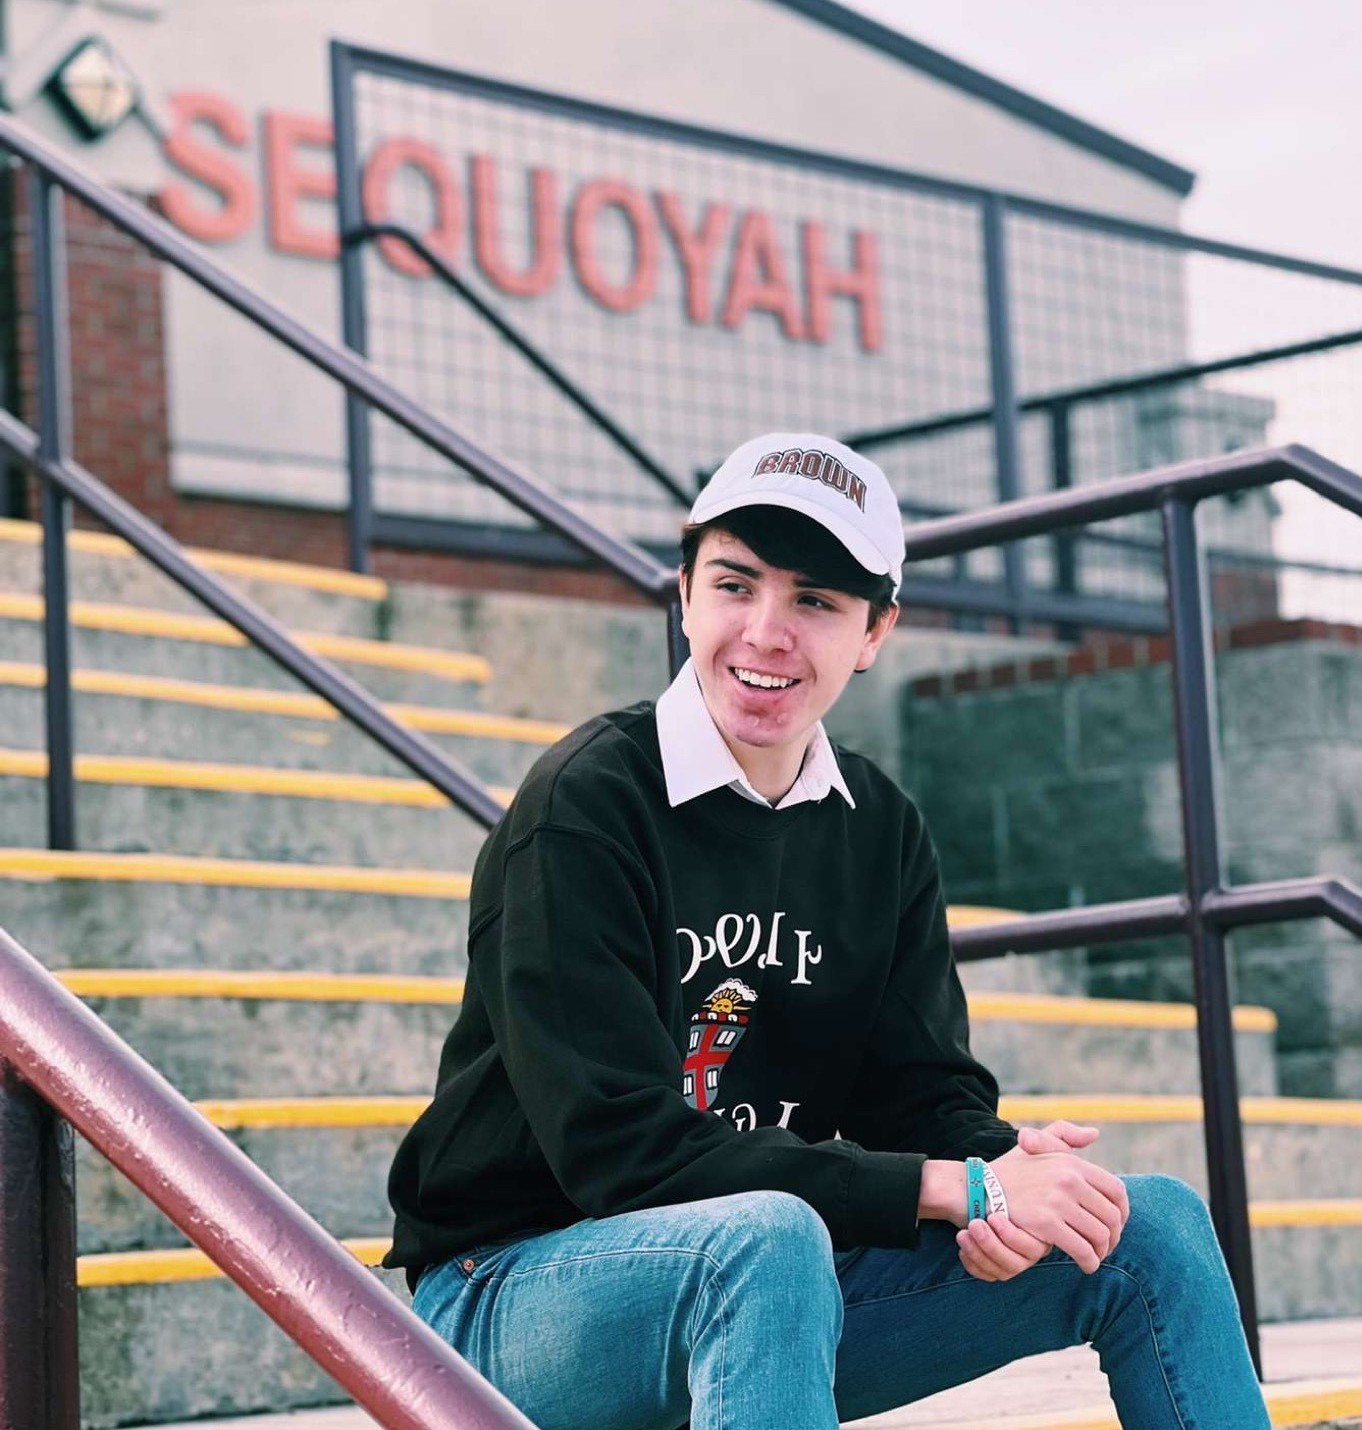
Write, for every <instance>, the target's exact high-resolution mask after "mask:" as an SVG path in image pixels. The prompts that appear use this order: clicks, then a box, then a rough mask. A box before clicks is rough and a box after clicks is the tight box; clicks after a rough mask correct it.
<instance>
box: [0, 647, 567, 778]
mask: <svg viewBox="0 0 1362 1430" xmlns="http://www.w3.org/2000/svg"><path fill="white" fill-rule="evenodd" d="M44 679H45V677H44V672H43V668H42V666H40V665H29V664H21V663H11V664H7V665H0V731H3V732H4V736H3V738H4V743H5V744H7V745H8V746H10V747H11V748H14V749H28V750H42V749H43V748H44V747H45V741H46V733H45V727H44V692H43V684H44ZM73 688H74V701H73V705H74V709H75V747H76V750H77V751H78V752H79V753H82V754H100V755H143V756H154V757H160V758H165V759H191V758H201V757H202V756H203V754H204V752H205V751H211V752H212V757H213V759H214V760H218V761H222V762H226V763H240V764H247V763H251V762H253V761H257V760H259V759H261V758H262V757H267V758H268V759H269V761H270V763H271V764H273V765H276V766H280V767H286V768H302V769H329V770H347V771H352V772H355V773H367V774H387V775H395V776H396V775H405V776H409V774H410V772H409V771H408V770H407V768H406V766H405V765H402V764H400V763H399V762H398V761H397V760H395V759H394V758H393V757H392V756H391V755H389V754H387V753H386V752H385V751H384V750H383V749H382V748H381V747H380V746H379V745H378V744H376V743H375V742H374V741H373V740H371V739H370V738H369V737H368V736H367V735H365V734H364V733H363V732H361V731H360V730H357V729H356V728H355V727H354V726H352V725H351V724H350V723H349V722H348V721H346V720H344V719H343V718H341V717H339V716H338V715H337V713H336V711H335V710H334V709H333V708H332V707H331V706H329V705H327V703H326V702H325V701H324V700H322V699H321V697H320V696H316V695H312V694H310V693H308V692H303V691H292V690H272V689H269V688H265V687H257V688H251V687H244V688H243V687H239V686H230V685H215V684H211V683H208V682H206V681H187V680H173V679H170V678H167V677H165V676H140V675H129V674H127V673H125V672H121V671H102V670H77V671H75V672H74V674H73ZM387 708H388V712H389V714H391V715H392V716H393V717H394V718H395V719H398V720H400V721H402V723H403V724H405V725H408V726H409V727H410V728H412V729H414V730H417V731H419V732H421V733H422V734H424V735H425V736H426V737H427V738H428V739H430V740H432V741H433V742H434V743H435V744H436V745H438V746H439V747H440V748H441V749H444V750H446V751H448V753H449V754H450V755H451V756H453V758H454V759H455V760H457V761H459V762H460V763H462V764H464V765H465V766H466V767H467V768H468V769H470V770H472V771H473V772H474V773H475V774H476V775H478V777H479V778H480V779H482V780H484V781H486V782H488V783H492V784H501V785H516V784H518V783H519V782H520V780H521V779H522V778H523V777H524V775H525V773H526V771H527V770H528V769H529V767H530V765H531V764H533V763H534V761H535V760H536V759H538V758H539V756H540V755H541V754H542V753H543V752H544V750H545V749H547V748H548V746H549V745H551V744H553V743H554V742H555V741H556V740H559V739H561V738H562V736H563V735H565V734H567V733H568V727H567V726H565V725H561V724H555V723H550V722H544V721H530V720H516V719H511V718H508V717H503V716H493V715H489V714H486V713H485V712H482V711H478V710H454V709H448V708H441V707H439V706H423V705H410V704H389V706H388V707H387Z"/></svg>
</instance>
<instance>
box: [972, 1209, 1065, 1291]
mask: <svg viewBox="0 0 1362 1430" xmlns="http://www.w3.org/2000/svg"><path fill="white" fill-rule="evenodd" d="M955 1242H956V1245H957V1246H958V1247H959V1248H960V1264H961V1265H962V1266H963V1267H964V1268H965V1270H966V1271H968V1272H969V1274H970V1275H971V1276H973V1277H975V1278H976V1279H977V1280H979V1281H1010V1280H1011V1279H1012V1278H1013V1277H1014V1276H1020V1275H1021V1273H1022V1272H1023V1271H1025V1270H1027V1268H1028V1267H1031V1266H1034V1265H1035V1264H1036V1262H1038V1261H1039V1260H1040V1259H1041V1257H1042V1256H1044V1255H1045V1254H1046V1252H1048V1251H1049V1250H1050V1249H1051V1248H1050V1246H1049V1245H1048V1244H1047V1243H1046V1242H1043V1241H1041V1240H1040V1238H1039V1237H1035V1236H1032V1235H1031V1233H1030V1232H1029V1231H1023V1230H1022V1229H1021V1227H1019V1226H1013V1224H1012V1223H1011V1222H1010V1221H1009V1220H1008V1219H1007V1217H1005V1216H1004V1215H1003V1214H1002V1213H1001V1212H994V1214H993V1215H992V1216H990V1217H989V1219H988V1220H987V1221H983V1220H982V1219H980V1218H978V1217H976V1218H975V1220H974V1221H972V1222H970V1224H969V1225H968V1226H967V1227H965V1228H964V1230H963V1231H958V1232H956V1234H955Z"/></svg>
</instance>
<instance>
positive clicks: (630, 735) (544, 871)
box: [385, 702, 1016, 1283]
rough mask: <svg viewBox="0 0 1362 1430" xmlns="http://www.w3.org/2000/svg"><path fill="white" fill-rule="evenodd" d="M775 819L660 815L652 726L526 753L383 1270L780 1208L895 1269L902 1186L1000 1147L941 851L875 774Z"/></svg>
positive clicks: (696, 808)
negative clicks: (719, 1206) (613, 1220)
mask: <svg viewBox="0 0 1362 1430" xmlns="http://www.w3.org/2000/svg"><path fill="white" fill-rule="evenodd" d="M836 753H837V759H838V763H839V766H840V768H841V770H842V773H843V777H844V778H845V780H846V782H847V786H848V788H849V789H850V791H851V793H852V796H853V798H854V799H855V801H856V808H855V809H854V810H853V809H852V808H850V807H849V806H848V805H847V803H846V801H845V800H843V799H842V798H841V797H840V796H838V795H835V794H832V795H829V796H828V797H827V798H825V799H823V800H822V801H819V802H814V801H806V802H804V803H802V804H797V805H794V806H792V807H791V808H789V809H786V810H776V809H771V808H766V807H763V806H761V805H758V804H757V803H755V802H754V801H752V800H748V799H745V798H744V797H743V796H742V795H740V794H737V793H736V792H735V791H733V790H730V789H726V788H723V789H716V790H713V791H711V792H710V793H708V794H705V795H702V796H700V797H699V798H696V799H692V800H689V801H687V802H685V803H683V804H681V805H679V806H678V807H677V808H675V809H672V808H671V807H670V806H669V805H668V803H667V793H666V785H665V782H664V778H663V770H662V759H661V754H660V752H659V748H658V739H657V722H656V719H655V716H654V713H653V705H652V703H651V702H644V703H641V704H638V705H634V706H631V707H630V708H628V709H626V710H620V711H615V712H613V713H611V714H608V715H602V716H600V717H598V718H597V719H595V720H592V721H589V722H588V723H587V724H585V725H583V726H581V727H580V728H579V729H577V730H575V731H573V733H572V734H570V735H569V736H567V737H566V738H565V739H564V740H562V741H561V742H560V743H559V744H557V745H555V746H554V747H553V748H552V749H551V750H549V751H547V752H546V753H545V754H544V755H543V756H542V757H541V758H540V760H539V761H538V762H537V763H536V764H535V766H534V768H533V769H532V770H531V772H530V774H529V775H528V777H527V778H526V779H525V781H524V783H523V784H522V786H521V788H520V790H519V792H518V794H517V795H516V798H515V800H514V802H513V803H512V805H511V807H510V808H509V810H508V811H507V813H506V814H505V816H504V817H503V818H502V819H501V821H500V822H499V823H498V824H497V826H496V828H495V829H494V830H493V832H492V834H491V835H490V836H489V838H488V840H487V842H486V843H485V844H484V845H483V847H482V850H481V851H480V853H479V855H478V859H477V863H476V866H475V868H474V873H473V891H472V903H471V908H470V913H469V931H468V961H469V970H468V977H467V983H466V987H465V992H464V1000H463V1006H462V1009H461V1011H460V1013H459V1017H458V1020H457V1022H456V1023H455V1024H454V1027H453V1029H452V1031H451V1032H450V1034H449V1037H448V1038H447V1039H446V1041H445V1045H444V1050H443V1052H442V1054H441V1057H440V1069H439V1077H438V1081H437V1084H436V1092H435V1098H434V1101H433V1102H432V1104H431V1106H430V1107H429V1108H428V1109H427V1110H426V1112H425V1113H423V1114H422V1116H421V1118H420V1119H419V1120H418V1121H417V1123H416V1124H415V1126H414V1127H413V1128H412V1129H411V1131H410V1132H409V1133H408V1134H407V1136H406V1138H405V1139H404V1141H403V1142H402V1144H401V1146H400V1147H399V1149H398V1152H397V1157H396V1159H395V1161H394V1164H393V1168H392V1174H391V1177H390V1179H389V1188H388V1190H389V1197H390V1199H391V1201H392V1204H393V1207H394V1209H395V1210H396V1213H397V1223H396V1230H395V1234H394V1244H393V1249H392V1251H391V1252H390V1253H389V1256H388V1259H387V1261H386V1262H385V1265H388V1266H405V1267H407V1268H408V1277H409V1279H410V1280H411V1281H412V1282H413V1283H414V1281H415V1279H416V1277H417V1276H418V1275H419V1273H420V1270H421V1268H422V1267H424V1266H426V1265H430V1264H433V1263H435V1262H439V1261H444V1260H447V1259H448V1258H449V1257H451V1256H453V1255H455V1254H456V1253H458V1252H461V1251H465V1250H468V1249H471V1248H473V1247H475V1246H485V1245H489V1244H492V1243H495V1242H500V1241H505V1240H511V1239H514V1238H515V1237H517V1236H519V1235H522V1234H529V1233H531V1232H537V1231H542V1230H548V1229H551V1228H557V1227H563V1226H569V1225H571V1224H572V1223H573V1222H576V1221H579V1220H581V1219H582V1218H583V1217H605V1216H611V1215H614V1214H615V1213H618V1212H627V1211H633V1210H637V1209H639V1208H643V1207H654V1206H662V1205H669V1204H675V1203H678V1202H688V1201H696V1200H699V1199H701V1198H704V1197H717V1196H724V1195H727V1194H729V1193H732V1192H741V1191H751V1190H758V1189H768V1190H779V1191H787V1192H792V1193H794V1194H795V1195H797V1196H799V1197H802V1198H803V1199H804V1200H805V1201H806V1202H808V1203H809V1204H810V1206H812V1207H813V1209H814V1210H815V1211H816V1212H818V1214H819V1215H820V1216H821V1217H822V1218H823V1220H824V1221H825V1222H826V1223H827V1226H828V1230H829V1232H830V1233H831V1235H832V1241H833V1244H834V1246H836V1247H837V1248H838V1249H845V1248H850V1247H855V1246H886V1247H912V1246H914V1245H916V1243H917V1237H918V1228H917V1205H918V1196H919V1191H920V1183H921V1173H922V1163H923V1161H924V1160H925V1159H926V1158H928V1157H942V1158H953V1159H957V1160H959V1159H963V1158H964V1157H966V1156H971V1155H979V1156H984V1157H995V1156H998V1155H1000V1154H1001V1153H1003V1152H1005V1151H1007V1150H1008V1149H1009V1148H1011V1147H1012V1146H1014V1145H1015V1143H1016V1132H1015V1130H1014V1129H1013V1128H1012V1127H1011V1126H1009V1125H1008V1124H1007V1123H1005V1122H1002V1121H1000V1120H999V1118H998V1117H997V1115H996V1114H997V1099H998V1090H997V1084H996V1083H995V1082H994V1080H993V1078H992V1076H991V1075H990V1074H989V1073H988V1072H987V1071H986V1070H985V1069H984V1068H983V1067H982V1066H981V1065H980V1064H979V1063H977V1062H976V1061H975V1060H974V1059H973V1058H972V1057H971V1056H970V1053H969V1048H968V1027H967V1022H966V1013H965V1002H964V996H963V993H962V991H961V987H960V981H959V979H958V977H957V975H956V972H955V967H954V963H953V961H952V959H951V954H950V945H949V942H948V939H947V934H946V911H945V903H944V899H943V896H942V890H941V879H940V874H939V871H938V866H937V857H936V851H935V849H934V848H933V846H932V842H931V838H930V836H929V835H928V833H927V830H926V827H925V825H924V824H923V820H922V816H921V814H920V813H919V812H918V810H917V808H916V806H915V805H914V804H913V803H912V801H911V800H909V799H908V798H907V797H906V796H905V795H904V794H903V793H902V791H900V790H899V789H898V788H897V786H895V785H894V784H893V782H892V781H890V780H889V779H888V778H887V777H886V776H885V775H883V774H882V773H881V772H880V771H879V770H878V769H877V768H876V767H875V766H874V765H873V764H872V763H871V762H870V761H869V760H866V759H864V758H862V757H861V756H859V755H855V754H853V753H851V752H849V751H847V750H844V749H840V748H839V749H837V751H836Z"/></svg>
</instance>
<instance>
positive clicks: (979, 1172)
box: [965, 1157, 988, 1222]
mask: <svg viewBox="0 0 1362 1430" xmlns="http://www.w3.org/2000/svg"><path fill="white" fill-rule="evenodd" d="M987 1219H988V1188H987V1187H986V1186H985V1185H984V1159H983V1158H982V1157H966V1158H965V1220H966V1221H967V1222H970V1221H979V1220H983V1221H986V1220H987Z"/></svg>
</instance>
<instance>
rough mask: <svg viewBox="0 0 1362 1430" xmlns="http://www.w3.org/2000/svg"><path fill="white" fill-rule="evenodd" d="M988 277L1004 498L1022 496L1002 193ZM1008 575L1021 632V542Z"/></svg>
mask: <svg viewBox="0 0 1362 1430" xmlns="http://www.w3.org/2000/svg"><path fill="white" fill-rule="evenodd" d="M982 216H983V238H984V282H985V287H986V291H987V295H988V366H989V382H990V385H991V387H992V391H993V451H994V454H995V459H996V462H997V468H998V500H999V501H1000V502H1004V501H1015V500H1016V499H1017V498H1018V497H1019V496H1020V495H1021V456H1020V454H1021V439H1020V435H1019V431H1018V424H1017V389H1016V380H1015V374H1014V371H1013V366H1012V323H1011V310H1010V308H1009V306H1008V296H1007V228H1006V225H1007V209H1006V207H1005V205H1004V203H1003V200H1002V199H1001V198H1000V197H999V196H998V195H997V194H990V195H989V196H988V197H987V198H985V199H984V202H983V210H982ZM1003 580H1004V583H1005V585H1006V587H1007V595H1008V601H1009V603H1010V605H1011V607H1012V614H1011V617H1010V624H1011V627H1012V634H1013V635H1019V634H1020V633H1021V629H1022V626H1023V624H1024V620H1025V615H1026V565H1025V562H1024V560H1023V552H1022V548H1021V546H1020V545H1019V544H1018V543H1017V542H1015V541H1009V542H1008V543H1007V545H1006V546H1004V547H1003Z"/></svg>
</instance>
